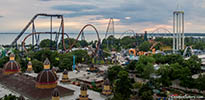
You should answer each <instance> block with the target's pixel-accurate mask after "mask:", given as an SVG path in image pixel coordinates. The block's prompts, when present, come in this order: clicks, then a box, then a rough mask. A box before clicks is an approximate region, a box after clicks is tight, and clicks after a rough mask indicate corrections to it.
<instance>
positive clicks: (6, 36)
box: [0, 33, 121, 45]
mask: <svg viewBox="0 0 205 100" xmlns="http://www.w3.org/2000/svg"><path fill="white" fill-rule="evenodd" d="M17 35H18V34H17V33H0V45H10V44H11V42H12V41H13V40H14V39H15V38H16V37H17ZM27 35H28V34H23V35H22V36H21V38H20V39H19V41H18V44H20V43H21V42H22V41H23V39H24V38H25V37H26V36H27ZM68 35H69V37H71V38H76V37H77V35H78V34H74V33H73V34H68ZM120 35H121V34H115V37H116V38H119V37H120ZM99 36H100V39H101V40H103V39H104V37H105V34H99ZM54 38H55V35H53V40H54ZM64 38H66V36H65V37H64ZM43 39H50V35H49V34H41V35H40V40H43ZM80 39H81V37H80V38H79V40H80ZM85 40H86V41H89V42H90V41H93V40H97V34H95V33H87V34H86V33H85ZM31 41H32V40H31V37H29V38H28V39H27V40H26V44H31Z"/></svg>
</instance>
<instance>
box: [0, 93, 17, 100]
mask: <svg viewBox="0 0 205 100" xmlns="http://www.w3.org/2000/svg"><path fill="white" fill-rule="evenodd" d="M0 100H18V97H16V96H15V95H12V94H9V95H5V96H4V97H3V98H0Z"/></svg>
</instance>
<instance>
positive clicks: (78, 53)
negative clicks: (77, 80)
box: [69, 50, 91, 63]
mask: <svg viewBox="0 0 205 100" xmlns="http://www.w3.org/2000/svg"><path fill="white" fill-rule="evenodd" d="M69 55H71V56H75V57H76V62H77V63H82V62H84V61H82V58H85V59H86V60H88V61H90V60H91V58H90V57H89V56H88V52H87V51H86V50H75V51H73V52H71V53H69Z"/></svg>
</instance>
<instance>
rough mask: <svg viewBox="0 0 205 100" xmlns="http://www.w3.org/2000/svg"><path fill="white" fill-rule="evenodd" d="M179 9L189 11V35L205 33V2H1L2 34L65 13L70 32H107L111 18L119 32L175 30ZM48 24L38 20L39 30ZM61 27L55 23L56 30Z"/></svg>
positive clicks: (106, 0) (53, 0) (172, 0)
mask: <svg viewBox="0 0 205 100" xmlns="http://www.w3.org/2000/svg"><path fill="white" fill-rule="evenodd" d="M177 5H179V6H177ZM177 9H180V10H183V11H184V12H185V32H205V0H0V32H17V33H18V32H20V31H21V30H22V29H23V28H24V27H25V25H26V24H27V23H28V22H29V21H30V19H31V18H32V17H33V16H34V15H35V14H37V13H48V14H63V15H64V18H65V32H67V33H71V32H72V33H75V32H79V31H80V29H81V28H82V27H83V26H84V25H86V24H93V25H94V26H96V28H97V29H98V30H99V31H100V32H101V33H105V31H106V27H107V24H108V22H109V18H111V17H113V18H114V19H115V30H116V32H124V31H126V30H130V29H131V30H134V31H136V32H143V31H145V30H147V31H148V32H151V31H153V30H155V29H156V28H159V27H163V28H166V29H168V30H170V31H172V16H173V15H172V14H173V11H174V10H177ZM48 21H49V19H45V18H43V19H42V18H40V19H38V20H37V21H36V26H37V30H38V31H46V30H48V26H49V22H48ZM58 25H59V20H54V27H58ZM89 30H90V29H88V31H89Z"/></svg>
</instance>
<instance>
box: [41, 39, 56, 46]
mask: <svg viewBox="0 0 205 100" xmlns="http://www.w3.org/2000/svg"><path fill="white" fill-rule="evenodd" d="M50 47H51V48H55V47H56V42H55V41H52V40H50V39H44V40H42V41H41V42H40V48H50Z"/></svg>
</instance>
